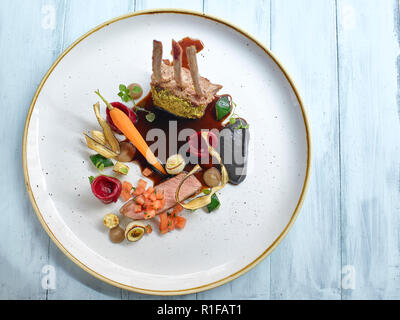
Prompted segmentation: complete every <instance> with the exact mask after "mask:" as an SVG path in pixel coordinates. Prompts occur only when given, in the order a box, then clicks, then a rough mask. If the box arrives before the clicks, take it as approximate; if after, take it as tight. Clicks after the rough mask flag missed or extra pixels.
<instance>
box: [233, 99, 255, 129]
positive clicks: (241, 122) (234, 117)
mask: <svg viewBox="0 0 400 320" xmlns="http://www.w3.org/2000/svg"><path fill="white" fill-rule="evenodd" d="M232 103H233V105H234V107H233V111H232V114H231V116H230V118H229V123H230V124H235V123H236V121H237V120H239V121H240V124H239V125H238V126H237V127H236V128H235V129H248V128H249V127H250V125H249V124H248V123H245V122H244V121H243V119H242V118H240V117H239V115H238V114H237V113H236V112H235V111H236V107H237V104H236V103H235V102H234V101H232Z"/></svg>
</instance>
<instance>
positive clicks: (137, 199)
mask: <svg viewBox="0 0 400 320" xmlns="http://www.w3.org/2000/svg"><path fill="white" fill-rule="evenodd" d="M145 201H146V199H145V198H144V196H143V195H140V196H138V197H136V198H135V202H136V203H137V204H140V205H141V206H142V205H144V203H145Z"/></svg>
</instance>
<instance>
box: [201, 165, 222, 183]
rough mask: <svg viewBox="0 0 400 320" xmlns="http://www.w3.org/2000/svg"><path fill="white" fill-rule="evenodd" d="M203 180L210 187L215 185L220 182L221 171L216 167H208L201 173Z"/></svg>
mask: <svg viewBox="0 0 400 320" xmlns="http://www.w3.org/2000/svg"><path fill="white" fill-rule="evenodd" d="M203 179H204V182H205V183H206V184H207V185H208V186H209V187H211V188H214V187H217V186H219V185H220V183H221V173H220V172H219V171H218V169H217V168H214V167H212V168H210V169H208V170H207V171H206V172H204V174H203Z"/></svg>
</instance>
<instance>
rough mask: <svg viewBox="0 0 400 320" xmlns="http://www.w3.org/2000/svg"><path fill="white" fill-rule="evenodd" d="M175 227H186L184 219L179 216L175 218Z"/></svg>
mask: <svg viewBox="0 0 400 320" xmlns="http://www.w3.org/2000/svg"><path fill="white" fill-rule="evenodd" d="M175 226H176V227H177V228H178V229H183V228H185V226H186V218H184V217H181V216H177V217H176V220H175Z"/></svg>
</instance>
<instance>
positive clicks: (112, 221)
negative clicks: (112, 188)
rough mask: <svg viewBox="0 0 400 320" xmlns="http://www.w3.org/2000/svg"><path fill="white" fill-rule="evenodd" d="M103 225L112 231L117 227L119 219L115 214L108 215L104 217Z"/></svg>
mask: <svg viewBox="0 0 400 320" xmlns="http://www.w3.org/2000/svg"><path fill="white" fill-rule="evenodd" d="M103 223H104V225H105V226H106V227H107V228H109V229H113V228H115V227H117V226H118V225H119V219H118V217H117V216H116V215H115V214H113V213H109V214H106V215H105V216H104V219H103Z"/></svg>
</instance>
